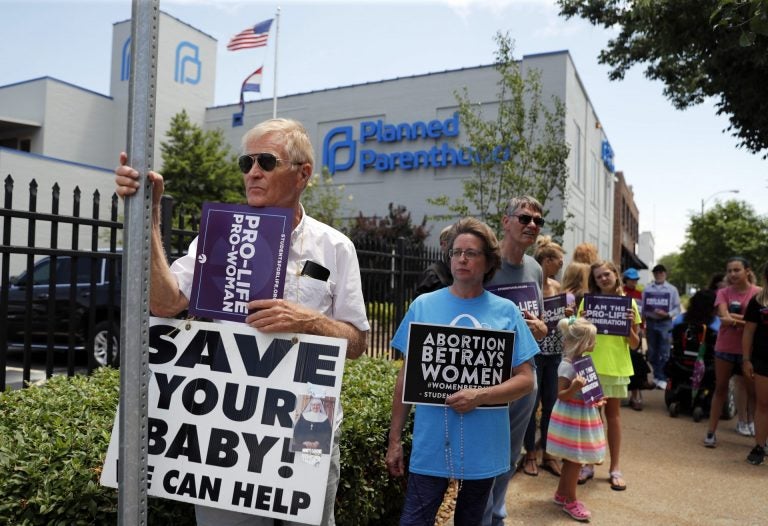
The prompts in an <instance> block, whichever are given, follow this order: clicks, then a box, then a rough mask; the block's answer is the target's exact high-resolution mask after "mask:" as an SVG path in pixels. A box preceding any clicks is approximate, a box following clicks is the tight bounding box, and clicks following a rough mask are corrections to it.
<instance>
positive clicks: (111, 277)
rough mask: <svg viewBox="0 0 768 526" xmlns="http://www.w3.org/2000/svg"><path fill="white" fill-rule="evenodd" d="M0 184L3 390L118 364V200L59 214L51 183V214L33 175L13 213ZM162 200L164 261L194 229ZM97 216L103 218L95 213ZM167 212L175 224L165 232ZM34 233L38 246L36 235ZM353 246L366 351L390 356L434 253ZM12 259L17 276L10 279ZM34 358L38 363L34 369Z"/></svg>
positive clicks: (77, 203) (77, 201) (385, 245)
mask: <svg viewBox="0 0 768 526" xmlns="http://www.w3.org/2000/svg"><path fill="white" fill-rule="evenodd" d="M4 182H5V191H4V200H3V204H2V207H0V225H1V226H2V244H0V324H2V328H0V390H4V389H5V387H6V384H7V381H8V375H9V371H11V372H12V374H15V375H16V376H17V377H18V380H19V383H20V384H23V385H27V384H28V383H29V382H30V381H33V380H35V379H36V378H38V377H39V378H45V377H50V376H52V375H53V374H67V375H70V376H71V375H74V374H75V373H76V372H79V371H84V372H90V371H91V370H93V369H94V368H95V367H99V366H102V365H106V364H114V363H117V360H118V357H117V345H118V341H119V338H118V337H117V335H118V330H119V326H120V322H119V320H120V275H121V268H122V267H121V259H122V252H121V249H120V242H119V239H120V235H119V234H120V232H119V231H120V230H122V228H123V225H122V221H121V220H120V218H119V217H118V212H119V207H118V205H119V200H118V198H117V196H116V195H114V194H113V195H112V196H111V198H110V202H109V204H108V212H107V213H106V214H102V211H101V206H102V204H101V196H100V194H99V192H98V191H96V192H94V194H93V196H92V199H91V202H90V203H86V204H85V206H89V205H90V207H91V210H90V213H89V214H84V213H81V204H82V203H81V201H82V200H83V199H82V196H81V192H80V190H79V189H78V188H75V190H74V192H73V194H72V207H71V210H72V212H71V214H69V215H65V214H61V213H60V212H59V210H60V204H61V203H62V198H61V195H60V194H61V191H60V188H59V186H58V184H54V185H53V187H52V189H51V194H50V211H49V212H47V211H39V210H38V206H37V202H38V199H37V198H38V185H37V183H36V182H35V181H32V182H31V183H30V185H29V206H28V207H27V209H26V210H21V209H19V208H14V206H13V197H14V182H13V178H12V177H11V176H10V175H9V176H8V177H6V179H5V181H4ZM162 204H163V206H162V218H163V221H162V224H163V225H164V228H163V231H162V238H163V243H164V246H165V249H166V253H167V255H168V257H169V259H170V260H171V261H173V260H175V259H177V258H178V257H180V256H181V255H183V254H184V252H185V251H186V248H187V246H188V244H189V242H190V241H191V240H192V238H193V237H194V236H195V235H196V230H197V221H196V220H195V219H194V218H192V219H189V216H188V215H187V214H185V213H184V211H183V210H181V209H180V208H179V207H174V204H173V199H172V198H170V197H168V196H164V197H163V203H162ZM102 215H106V216H108V217H109V219H102V218H101V217H102ZM174 217H175V218H176V224H177V225H178V226H177V227H175V228H172V227H171V226H170V225H171V224H172V223H173V221H172V219H173V218H174ZM13 232H15V234H12V233H13ZM20 237H25V238H26V240H25V241H22V240H20ZM43 237H45V238H47V242H43V241H41V238H43ZM62 240H64V241H63V242H62ZM84 246H85V247H87V248H85V249H84V248H83V247H84ZM357 252H358V259H359V262H360V272H361V277H362V285H363V294H364V298H365V303H366V310H367V313H368V318H369V320H370V323H371V331H370V333H369V341H368V344H369V345H368V353H369V354H370V355H371V356H376V357H392V356H393V354H392V350H391V349H390V347H389V342H390V340H391V338H392V336H393V334H394V331H395V329H396V328H397V326H398V324H399V322H400V320H402V318H403V315H404V313H405V309H406V308H407V307H408V305H409V303H410V302H411V301H412V300H413V296H414V290H415V288H416V284H417V282H418V279H419V275H420V274H421V272H422V270H423V269H424V268H425V267H426V266H427V265H428V264H429V263H430V262H431V261H433V260H434V259H436V258H437V255H438V254H437V250H436V249H433V248H423V247H413V246H409V245H408V244H407V243H406V242H405V241H404V240H402V239H400V240H398V241H397V242H395V243H391V242H384V241H380V240H374V241H371V242H369V243H365V244H361V245H358V246H357ZM12 258H14V260H13V261H14V265H13V266H14V268H15V269H16V271H14V272H13V274H17V275H16V276H12V275H11V274H12V272H11V266H12V265H11V261H12ZM19 261H22V264H19ZM62 356H64V357H65V358H64V359H63V360H62ZM33 360H34V361H35V362H43V363H44V365H36V366H35V364H33ZM62 361H63V362H65V363H63V364H62ZM35 367H37V368H35ZM33 372H34V374H33Z"/></svg>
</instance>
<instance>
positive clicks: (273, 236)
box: [189, 202, 293, 321]
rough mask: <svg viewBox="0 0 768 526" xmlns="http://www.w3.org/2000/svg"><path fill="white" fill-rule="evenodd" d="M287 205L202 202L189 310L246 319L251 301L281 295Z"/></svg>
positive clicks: (287, 237)
mask: <svg viewBox="0 0 768 526" xmlns="http://www.w3.org/2000/svg"><path fill="white" fill-rule="evenodd" d="M292 226H293V210H291V209H289V208H255V207H252V206H247V205H230V204H222V203H208V202H206V203H203V211H202V214H201V216H200V236H199V238H198V241H197V259H196V261H195V272H194V276H193V279H192V291H191V294H190V298H189V312H190V313H191V314H194V315H196V316H202V317H205V318H213V319H217V320H229V321H244V320H245V317H246V316H247V315H248V302H249V301H251V300H255V299H276V298H282V297H283V288H284V286H285V265H286V263H287V261H288V249H289V246H290V241H291V228H292Z"/></svg>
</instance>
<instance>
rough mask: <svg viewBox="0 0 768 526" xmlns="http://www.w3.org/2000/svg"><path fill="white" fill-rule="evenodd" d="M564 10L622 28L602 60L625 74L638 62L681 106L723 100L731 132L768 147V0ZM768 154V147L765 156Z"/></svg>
mask: <svg viewBox="0 0 768 526" xmlns="http://www.w3.org/2000/svg"><path fill="white" fill-rule="evenodd" d="M558 4H559V5H560V14H562V15H564V16H566V17H567V18H570V17H573V16H578V17H581V18H584V19H585V20H587V21H589V22H590V23H592V24H593V25H600V26H603V27H606V28H611V29H612V30H613V29H615V28H617V29H618V31H619V33H618V35H617V36H616V37H614V38H612V39H610V40H609V41H608V45H607V47H606V49H604V50H603V51H601V52H600V55H599V62H600V63H601V64H606V65H608V66H610V67H611V68H612V69H611V71H610V73H609V74H608V76H609V78H610V79H611V80H617V79H623V78H624V75H625V74H626V72H627V70H628V69H629V68H630V67H632V66H634V65H635V64H646V69H645V76H646V77H648V78H650V79H654V80H661V81H662V82H663V83H664V85H665V88H664V94H665V95H666V96H667V98H669V99H670V100H671V101H672V104H673V105H674V106H675V107H676V108H678V109H684V108H688V107H690V106H693V105H696V104H700V103H702V102H703V101H704V100H705V99H706V98H707V97H714V98H715V99H716V103H715V104H716V107H717V114H718V115H726V116H728V119H729V122H730V125H729V126H728V128H727V131H729V132H731V133H732V135H733V136H734V137H736V138H737V139H738V140H739V146H742V147H745V148H747V149H748V150H749V151H751V152H753V153H760V152H762V151H764V150H767V149H768V98H766V97H765V94H764V92H763V86H764V85H765V79H768V14H766V12H768V1H766V0H637V1H634V2H627V1H626V0H558ZM765 157H768V152H764V158H765Z"/></svg>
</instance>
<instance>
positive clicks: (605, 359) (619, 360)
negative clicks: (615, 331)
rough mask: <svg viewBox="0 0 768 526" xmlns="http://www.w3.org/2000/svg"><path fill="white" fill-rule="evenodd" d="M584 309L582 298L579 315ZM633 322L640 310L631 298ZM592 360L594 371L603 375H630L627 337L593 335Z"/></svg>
mask: <svg viewBox="0 0 768 526" xmlns="http://www.w3.org/2000/svg"><path fill="white" fill-rule="evenodd" d="M583 310H584V300H581V304H580V305H579V316H581V313H582V311H583ZM632 312H633V313H634V317H633V323H636V324H639V323H640V321H641V320H642V318H640V311H639V310H638V308H637V303H636V302H635V300H634V299H633V300H632ZM592 361H593V362H594V363H595V371H597V373H598V374H602V375H605V376H632V375H633V374H635V373H634V369H632V360H631V359H630V357H629V337H628V336H614V335H610V334H598V335H597V336H596V337H595V350H594V351H592Z"/></svg>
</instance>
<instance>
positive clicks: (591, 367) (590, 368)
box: [573, 354, 603, 405]
mask: <svg viewBox="0 0 768 526" xmlns="http://www.w3.org/2000/svg"><path fill="white" fill-rule="evenodd" d="M573 368H574V369H576V372H577V373H578V374H580V375H581V376H583V377H584V381H585V382H586V383H585V384H584V387H582V388H581V396H582V398H584V403H585V404H587V405H594V404H595V403H597V402H599V401H600V400H602V399H603V388H602V387H600V380H598V378H597V371H595V364H594V363H593V362H592V357H591V356H589V355H588V354H585V355H583V356H582V357H581V358H579V359H578V360H576V361H575V362H573Z"/></svg>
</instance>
